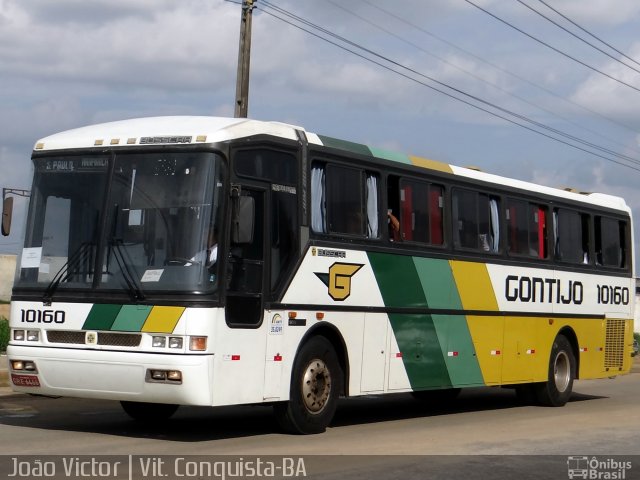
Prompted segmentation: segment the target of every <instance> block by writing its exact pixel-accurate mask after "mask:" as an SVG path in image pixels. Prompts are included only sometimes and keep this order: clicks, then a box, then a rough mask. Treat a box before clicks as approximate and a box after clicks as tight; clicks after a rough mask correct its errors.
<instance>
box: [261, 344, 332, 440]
mask: <svg viewBox="0 0 640 480" xmlns="http://www.w3.org/2000/svg"><path fill="white" fill-rule="evenodd" d="M341 391H342V369H341V368H340V363H339V362H338V356H337V355H336V351H335V349H334V348H333V345H331V342H329V340H327V339H326V338H325V337H322V336H317V337H314V338H312V339H311V340H309V341H308V342H307V343H305V344H304V345H303V346H302V348H301V349H300V352H299V353H298V356H297V357H296V361H295V364H294V366H293V373H292V376H291V391H290V397H289V401H288V402H280V403H276V404H275V405H274V407H273V408H274V413H275V416H276V420H277V421H278V424H279V425H280V427H281V428H283V429H284V430H285V431H287V432H290V433H300V434H310V433H322V432H324V431H325V429H326V428H327V426H328V425H329V423H331V420H332V419H333V415H334V414H335V411H336V407H337V405H338V397H339V396H340V392H341Z"/></svg>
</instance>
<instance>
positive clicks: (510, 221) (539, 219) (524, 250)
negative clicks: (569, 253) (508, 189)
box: [505, 198, 547, 259]
mask: <svg viewBox="0 0 640 480" xmlns="http://www.w3.org/2000/svg"><path fill="white" fill-rule="evenodd" d="M546 212H547V207H545V206H542V205H536V204H534V203H528V202H525V201H524V200H517V199H513V198H509V199H507V206H506V209H505V218H506V224H507V247H508V252H509V254H510V255H511V254H517V255H526V256H529V257H535V258H540V259H544V258H547V229H546V218H547V214H546Z"/></svg>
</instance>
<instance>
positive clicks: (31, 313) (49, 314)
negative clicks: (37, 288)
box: [20, 309, 65, 323]
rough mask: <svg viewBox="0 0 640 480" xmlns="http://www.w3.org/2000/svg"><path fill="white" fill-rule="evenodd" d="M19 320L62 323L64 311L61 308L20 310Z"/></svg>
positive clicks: (24, 321)
mask: <svg viewBox="0 0 640 480" xmlns="http://www.w3.org/2000/svg"><path fill="white" fill-rule="evenodd" d="M20 313H21V317H20V321H21V322H23V323H64V320H65V312H64V311H62V310H31V309H29V310H25V309H22V310H20Z"/></svg>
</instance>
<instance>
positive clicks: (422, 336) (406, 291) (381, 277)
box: [368, 253, 451, 389]
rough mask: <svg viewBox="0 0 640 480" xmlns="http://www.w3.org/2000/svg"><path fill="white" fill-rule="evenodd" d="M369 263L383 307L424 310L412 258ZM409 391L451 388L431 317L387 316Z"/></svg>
mask: <svg viewBox="0 0 640 480" xmlns="http://www.w3.org/2000/svg"><path fill="white" fill-rule="evenodd" d="M368 255H369V261H370V262H371V267H372V268H373V272H374V275H375V276H376V281H377V282H378V286H379V288H380V292H381V294H382V298H383V300H384V304H385V305H386V306H387V307H427V306H428V305H427V301H426V297H425V293H424V289H423V288H422V286H421V283H420V277H419V275H418V272H417V270H416V265H415V263H414V260H413V258H412V257H409V256H402V255H389V254H384V253H369V254H368ZM389 321H390V323H391V328H392V329H393V334H394V335H395V337H396V341H397V342H398V348H399V349H400V351H401V352H402V362H403V363H404V367H405V369H406V370H407V376H408V377H409V382H410V383H411V388H413V389H422V388H429V387H447V386H451V380H450V379H449V374H448V372H447V367H446V364H445V360H444V357H443V354H442V347H441V346H440V342H439V339H438V335H437V333H436V328H435V325H434V323H433V319H432V318H431V315H426V314H417V315H405V314H397V313H392V314H389Z"/></svg>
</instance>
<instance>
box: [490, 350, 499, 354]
mask: <svg viewBox="0 0 640 480" xmlns="http://www.w3.org/2000/svg"><path fill="white" fill-rule="evenodd" d="M491 355H500V350H491Z"/></svg>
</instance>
